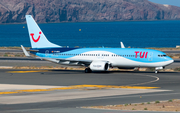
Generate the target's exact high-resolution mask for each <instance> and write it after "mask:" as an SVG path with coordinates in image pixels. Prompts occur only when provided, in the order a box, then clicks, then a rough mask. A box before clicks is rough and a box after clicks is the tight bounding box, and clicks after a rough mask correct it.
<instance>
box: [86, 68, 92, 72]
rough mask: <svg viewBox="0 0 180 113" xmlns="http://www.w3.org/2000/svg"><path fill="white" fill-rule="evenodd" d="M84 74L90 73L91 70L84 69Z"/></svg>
mask: <svg viewBox="0 0 180 113" xmlns="http://www.w3.org/2000/svg"><path fill="white" fill-rule="evenodd" d="M84 72H85V73H91V72H92V70H91V69H90V68H86V69H85V70H84Z"/></svg>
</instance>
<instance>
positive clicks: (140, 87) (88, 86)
mask: <svg viewBox="0 0 180 113" xmlns="http://www.w3.org/2000/svg"><path fill="white" fill-rule="evenodd" d="M83 88H87V89H88V88H98V89H110V88H127V89H157V88H160V87H145V86H112V85H73V86H68V87H60V88H49V89H27V90H15V91H9V92H0V95H5V94H17V93H27V92H43V91H55V90H70V89H83Z"/></svg>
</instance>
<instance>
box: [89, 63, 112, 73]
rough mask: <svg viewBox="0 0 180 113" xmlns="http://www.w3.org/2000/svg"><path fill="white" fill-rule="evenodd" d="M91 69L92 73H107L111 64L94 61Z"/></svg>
mask: <svg viewBox="0 0 180 113" xmlns="http://www.w3.org/2000/svg"><path fill="white" fill-rule="evenodd" d="M90 69H91V70H92V71H107V70H108V69H109V64H108V62H104V61H93V62H92V63H91V64H90Z"/></svg>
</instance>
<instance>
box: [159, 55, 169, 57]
mask: <svg viewBox="0 0 180 113" xmlns="http://www.w3.org/2000/svg"><path fill="white" fill-rule="evenodd" d="M166 56H167V55H158V57H166Z"/></svg>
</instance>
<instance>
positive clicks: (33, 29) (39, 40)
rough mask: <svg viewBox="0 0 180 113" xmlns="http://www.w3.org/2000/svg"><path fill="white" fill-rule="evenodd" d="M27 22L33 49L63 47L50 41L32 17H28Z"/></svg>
mask: <svg viewBox="0 0 180 113" xmlns="http://www.w3.org/2000/svg"><path fill="white" fill-rule="evenodd" d="M26 22H27V26H28V31H29V37H30V41H31V47H32V48H47V47H61V46H58V45H56V44H53V43H51V42H49V41H48V39H47V38H46V36H45V35H44V33H43V32H42V31H41V29H40V28H39V26H38V25H37V23H36V22H35V20H34V19H33V17H32V16H31V15H26Z"/></svg>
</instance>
